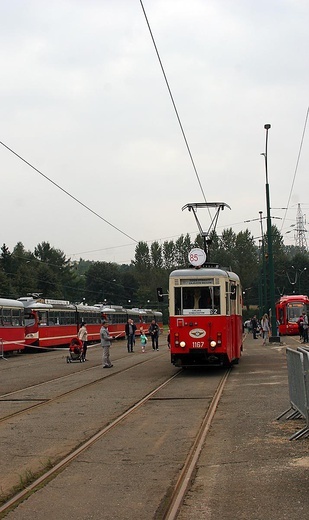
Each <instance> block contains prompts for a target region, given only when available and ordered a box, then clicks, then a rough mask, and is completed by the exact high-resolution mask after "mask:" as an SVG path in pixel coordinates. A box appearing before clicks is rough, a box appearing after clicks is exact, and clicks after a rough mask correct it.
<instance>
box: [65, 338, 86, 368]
mask: <svg viewBox="0 0 309 520" xmlns="http://www.w3.org/2000/svg"><path fill="white" fill-rule="evenodd" d="M72 361H79V362H80V363H82V362H83V361H85V359H84V356H83V344H82V342H81V340H80V339H78V338H72V339H71V342H70V346H69V355H68V356H67V363H72Z"/></svg>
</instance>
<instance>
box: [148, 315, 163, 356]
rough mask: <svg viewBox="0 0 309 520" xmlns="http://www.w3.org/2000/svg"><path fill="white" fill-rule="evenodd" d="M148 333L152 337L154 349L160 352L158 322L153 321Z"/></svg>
mask: <svg viewBox="0 0 309 520" xmlns="http://www.w3.org/2000/svg"><path fill="white" fill-rule="evenodd" d="M148 332H149V334H150V336H151V341H152V349H153V350H159V332H160V329H159V325H158V324H157V322H156V320H152V322H151V324H150V327H149V329H148Z"/></svg>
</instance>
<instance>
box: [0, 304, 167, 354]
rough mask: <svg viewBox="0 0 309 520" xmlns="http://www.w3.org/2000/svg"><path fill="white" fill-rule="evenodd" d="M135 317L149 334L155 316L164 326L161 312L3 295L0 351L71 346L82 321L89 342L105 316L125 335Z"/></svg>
mask: <svg viewBox="0 0 309 520" xmlns="http://www.w3.org/2000/svg"><path fill="white" fill-rule="evenodd" d="M129 318H132V319H133V321H134V322H135V324H136V327H137V331H136V332H137V334H139V333H140V329H141V328H143V330H144V331H145V332H146V333H147V332H148V327H149V324H150V322H151V321H152V320H153V319H155V320H156V321H157V323H158V325H159V327H160V329H162V328H163V322H162V313H161V312H156V311H152V310H142V309H124V308H123V307H121V306H110V307H102V306H101V305H94V306H90V305H83V304H80V305H73V304H71V303H70V302H67V301H62V300H51V299H34V298H31V297H25V298H20V299H19V300H9V299H4V298H0V350H1V349H3V351H4V352H7V351H16V350H19V351H21V350H25V349H26V348H27V347H28V348H30V347H39V348H53V347H58V346H59V347H62V346H67V345H69V343H70V341H71V339H72V337H74V336H76V335H77V333H78V330H79V327H80V324H81V323H82V322H85V323H86V325H87V331H88V341H89V342H95V341H99V339H100V329H101V323H102V319H105V320H106V321H108V324H109V327H108V328H109V332H110V334H111V335H112V336H114V337H115V338H123V337H125V324H126V323H127V321H128V319H129Z"/></svg>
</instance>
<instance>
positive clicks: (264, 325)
mask: <svg viewBox="0 0 309 520" xmlns="http://www.w3.org/2000/svg"><path fill="white" fill-rule="evenodd" d="M261 327H262V335H263V345H266V338H268V337H269V334H270V325H269V319H268V315H267V314H264V316H263V318H262V319H261Z"/></svg>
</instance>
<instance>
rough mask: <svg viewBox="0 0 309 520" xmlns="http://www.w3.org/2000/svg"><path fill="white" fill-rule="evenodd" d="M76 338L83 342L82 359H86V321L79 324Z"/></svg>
mask: <svg viewBox="0 0 309 520" xmlns="http://www.w3.org/2000/svg"><path fill="white" fill-rule="evenodd" d="M78 339H79V340H80V341H81V342H82V344H83V355H82V357H83V360H84V361H87V359H86V353H87V347H88V331H87V329H86V323H85V322H84V321H82V322H81V324H80V329H79V331H78Z"/></svg>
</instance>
